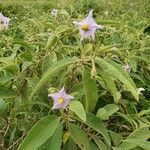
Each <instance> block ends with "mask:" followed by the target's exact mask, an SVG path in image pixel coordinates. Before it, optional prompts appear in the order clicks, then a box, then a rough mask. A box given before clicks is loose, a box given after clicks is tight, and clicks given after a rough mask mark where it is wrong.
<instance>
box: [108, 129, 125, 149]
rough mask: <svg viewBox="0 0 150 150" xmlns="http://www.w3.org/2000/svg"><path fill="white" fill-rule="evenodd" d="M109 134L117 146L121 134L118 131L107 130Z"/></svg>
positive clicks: (121, 137)
mask: <svg viewBox="0 0 150 150" xmlns="http://www.w3.org/2000/svg"><path fill="white" fill-rule="evenodd" d="M109 134H110V137H111V139H112V141H113V143H114V145H115V146H118V145H119V144H120V143H121V141H122V139H123V136H122V135H121V134H119V133H115V132H112V131H109Z"/></svg>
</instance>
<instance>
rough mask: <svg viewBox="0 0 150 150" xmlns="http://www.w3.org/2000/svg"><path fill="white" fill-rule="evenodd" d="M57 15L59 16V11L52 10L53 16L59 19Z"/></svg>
mask: <svg viewBox="0 0 150 150" xmlns="http://www.w3.org/2000/svg"><path fill="white" fill-rule="evenodd" d="M57 14H58V9H52V11H51V15H52V16H53V17H57Z"/></svg>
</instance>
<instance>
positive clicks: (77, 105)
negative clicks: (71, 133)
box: [69, 101, 86, 121]
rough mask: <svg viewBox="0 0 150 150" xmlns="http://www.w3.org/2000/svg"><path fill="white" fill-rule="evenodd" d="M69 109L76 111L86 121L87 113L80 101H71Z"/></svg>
mask: <svg viewBox="0 0 150 150" xmlns="http://www.w3.org/2000/svg"><path fill="white" fill-rule="evenodd" d="M69 109H70V110H72V111H73V112H75V113H76V115H77V116H78V117H80V118H81V119H82V120H83V121H86V113H85V110H84V107H83V105H82V104H81V103H80V102H79V101H70V103H69Z"/></svg>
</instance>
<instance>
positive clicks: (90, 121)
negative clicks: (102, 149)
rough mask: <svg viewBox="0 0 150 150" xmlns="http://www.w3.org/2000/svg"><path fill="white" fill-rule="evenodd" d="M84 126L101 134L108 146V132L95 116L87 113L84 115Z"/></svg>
mask: <svg viewBox="0 0 150 150" xmlns="http://www.w3.org/2000/svg"><path fill="white" fill-rule="evenodd" d="M86 117H87V118H86V122H85V123H86V124H87V125H88V126H90V127H91V128H93V129H94V130H96V131H97V132H99V133H101V134H102V136H103V137H104V140H105V141H106V143H107V145H108V146H110V145H111V143H110V137H109V134H108V131H107V129H106V127H105V125H104V123H103V122H102V120H101V119H99V118H97V117H96V116H95V115H93V114H91V113H88V114H87V115H86Z"/></svg>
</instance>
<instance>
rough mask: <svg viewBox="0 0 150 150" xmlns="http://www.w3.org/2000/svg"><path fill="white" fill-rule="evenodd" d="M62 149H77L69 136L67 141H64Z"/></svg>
mask: <svg viewBox="0 0 150 150" xmlns="http://www.w3.org/2000/svg"><path fill="white" fill-rule="evenodd" d="M63 150H77V146H76V143H75V142H74V140H73V139H72V138H71V137H69V139H68V141H67V142H66V143H65V145H64V147H63Z"/></svg>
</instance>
